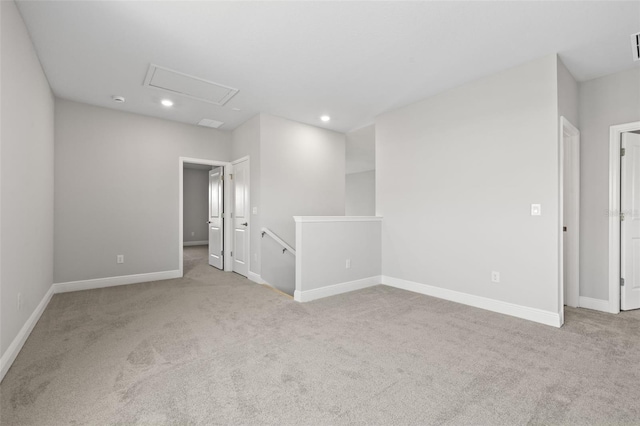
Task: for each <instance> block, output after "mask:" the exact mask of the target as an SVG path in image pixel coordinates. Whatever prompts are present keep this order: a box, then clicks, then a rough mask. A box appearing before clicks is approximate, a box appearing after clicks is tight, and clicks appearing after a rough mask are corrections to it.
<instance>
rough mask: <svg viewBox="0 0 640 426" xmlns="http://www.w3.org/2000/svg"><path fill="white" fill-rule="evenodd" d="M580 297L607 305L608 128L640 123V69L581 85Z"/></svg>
mask: <svg viewBox="0 0 640 426" xmlns="http://www.w3.org/2000/svg"><path fill="white" fill-rule="evenodd" d="M579 102H580V103H579V105H580V124H579V129H580V144H581V153H580V157H581V158H580V161H581V171H580V192H581V194H580V197H581V199H580V295H581V296H586V297H591V298H594V299H601V300H608V299H609V290H608V288H609V287H608V285H609V284H608V271H609V265H608V257H609V245H608V244H609V219H608V211H609V127H610V126H612V125H615V124H624V123H630V122H633V121H640V68H634V69H630V70H628V71H623V72H619V73H616V74H612V75H608V76H605V77H601V78H597V79H595V80H590V81H587V82H583V83H580V85H579Z"/></svg>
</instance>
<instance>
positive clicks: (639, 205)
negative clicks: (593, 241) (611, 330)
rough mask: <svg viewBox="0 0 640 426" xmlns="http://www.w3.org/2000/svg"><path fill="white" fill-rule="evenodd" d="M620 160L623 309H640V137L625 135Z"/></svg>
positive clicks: (623, 135) (621, 295)
mask: <svg viewBox="0 0 640 426" xmlns="http://www.w3.org/2000/svg"><path fill="white" fill-rule="evenodd" d="M622 149H624V151H625V153H624V155H623V156H621V157H620V213H621V218H620V219H621V220H620V276H621V278H622V279H623V280H624V285H621V286H620V308H621V309H622V310H623V311H628V310H631V309H640V135H638V134H635V133H623V134H622Z"/></svg>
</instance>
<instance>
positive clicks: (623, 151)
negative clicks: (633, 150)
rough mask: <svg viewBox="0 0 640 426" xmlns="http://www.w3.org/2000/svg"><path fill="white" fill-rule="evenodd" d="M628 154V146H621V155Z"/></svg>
mask: <svg viewBox="0 0 640 426" xmlns="http://www.w3.org/2000/svg"><path fill="white" fill-rule="evenodd" d="M625 155H627V148H620V157H624V156H625Z"/></svg>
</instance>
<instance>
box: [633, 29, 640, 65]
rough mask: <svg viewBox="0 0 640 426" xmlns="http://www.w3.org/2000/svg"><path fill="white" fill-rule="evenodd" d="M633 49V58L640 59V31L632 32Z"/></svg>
mask: <svg viewBox="0 0 640 426" xmlns="http://www.w3.org/2000/svg"><path fill="white" fill-rule="evenodd" d="M631 49H633V60H634V61H640V33H637V34H631Z"/></svg>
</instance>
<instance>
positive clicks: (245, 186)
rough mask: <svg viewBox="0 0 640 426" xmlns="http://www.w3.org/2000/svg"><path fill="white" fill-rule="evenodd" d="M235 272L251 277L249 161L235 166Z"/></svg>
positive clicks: (233, 181) (233, 180)
mask: <svg viewBox="0 0 640 426" xmlns="http://www.w3.org/2000/svg"><path fill="white" fill-rule="evenodd" d="M232 183H233V206H234V208H233V272H237V273H238V274H240V275H244V276H245V277H246V276H248V275H249V256H250V254H249V213H250V212H249V160H248V159H247V160H242V161H239V162H237V163H234V164H233V179H232Z"/></svg>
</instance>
